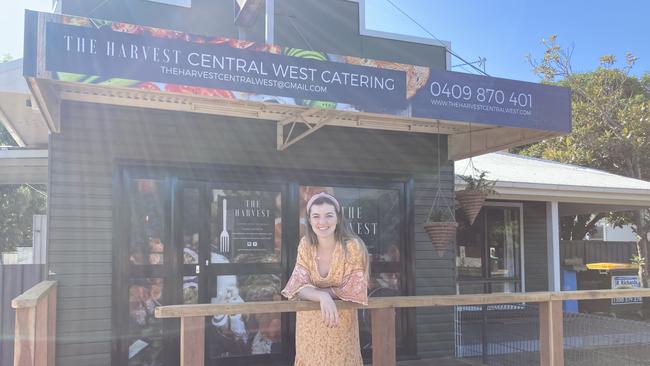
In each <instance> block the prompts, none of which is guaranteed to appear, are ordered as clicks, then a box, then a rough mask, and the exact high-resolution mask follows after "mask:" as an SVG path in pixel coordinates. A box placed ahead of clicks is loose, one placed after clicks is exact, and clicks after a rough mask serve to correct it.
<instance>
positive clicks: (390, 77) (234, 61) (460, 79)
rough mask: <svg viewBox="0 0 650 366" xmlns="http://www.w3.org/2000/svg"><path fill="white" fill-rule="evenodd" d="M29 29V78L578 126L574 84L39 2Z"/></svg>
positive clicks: (520, 124)
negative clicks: (90, 14)
mask: <svg viewBox="0 0 650 366" xmlns="http://www.w3.org/2000/svg"><path fill="white" fill-rule="evenodd" d="M39 22H41V23H42V24H45V27H39V25H38V24H39ZM25 29H26V33H25V34H26V35H25V45H26V46H25V59H24V67H23V69H24V72H25V76H28V77H37V78H50V79H54V80H61V81H67V82H75V83H90V84H96V85H102V86H112V87H124V88H136V89H146V90H152V91H160V92H173V93H187V94H193V95H199V96H205V97H218V98H224V99H233V100H242V101H252V102H265V103H280V104H287V105H300V106H307V107H310V108H320V109H333V110H340V111H345V112H371V113H381V114H387V115H397V116H400V117H418V118H426V119H431V120H436V119H437V120H446V121H460V122H475V123H477V124H486V125H497V126H504V127H517V128H528V129H536V130H544V131H555V132H569V131H570V130H571V93H570V90H569V89H568V88H562V87H557V86H551V85H543V84H536V83H528V82H522V81H515V80H507V79H500V78H493V77H486V76H478V75H470V74H464V73H457V72H450V71H444V70H434V69H431V68H430V67H426V66H416V65H407V64H400V63H396V62H390V61H381V60H374V59H366V58H360V57H356V56H341V55H335V54H330V53H326V52H320V51H314V50H302V49H296V48H290V47H281V46H275V45H266V44H257V43H255V42H249V41H242V40H237V39H232V38H225V37H209V36H200V35H194V34H189V33H185V32H178V31H173V30H166V29H160V28H154V27H148V26H142V25H133V24H126V23H121V22H113V21H108V20H98V19H90V18H84V17H75V16H67V15H57V14H47V13H36V12H31V11H28V12H27V13H26V19H25ZM43 30H44V34H43ZM38 31H40V32H42V33H37V32H38ZM43 60H44V62H43Z"/></svg>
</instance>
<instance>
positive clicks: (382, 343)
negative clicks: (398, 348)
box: [370, 308, 397, 366]
mask: <svg viewBox="0 0 650 366" xmlns="http://www.w3.org/2000/svg"><path fill="white" fill-rule="evenodd" d="M370 318H371V323H372V366H395V364H396V362H397V359H396V357H395V308H381V309H371V310H370Z"/></svg>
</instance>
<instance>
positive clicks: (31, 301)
mask: <svg viewBox="0 0 650 366" xmlns="http://www.w3.org/2000/svg"><path fill="white" fill-rule="evenodd" d="M55 286H56V281H42V282H39V283H37V284H36V285H34V286H33V287H32V288H30V289H28V290H27V291H25V292H23V293H22V294H20V295H18V297H16V298H15V299H13V300H12V301H11V307H12V308H14V309H20V308H29V307H34V306H36V304H37V303H38V300H40V299H42V298H43V297H45V296H47V295H48V294H49V291H50V289H51V288H53V287H55Z"/></svg>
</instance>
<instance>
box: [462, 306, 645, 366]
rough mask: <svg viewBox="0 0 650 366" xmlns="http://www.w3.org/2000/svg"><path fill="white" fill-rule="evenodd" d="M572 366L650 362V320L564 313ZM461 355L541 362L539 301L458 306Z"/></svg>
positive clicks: (500, 362) (498, 362) (499, 364)
mask: <svg viewBox="0 0 650 366" xmlns="http://www.w3.org/2000/svg"><path fill="white" fill-rule="evenodd" d="M563 318H564V320H563V322H564V323H563V329H564V358H565V365H567V366H613V365H616V366H619V365H620V366H637V365H650V322H645V321H639V320H627V319H621V318H614V317H609V316H602V315H595V314H585V313H564V315H563ZM455 319H456V357H458V358H470V359H474V360H477V361H480V362H483V363H484V364H486V365H494V366H511V365H512V366H515V365H516V366H519V365H539V313H538V307H537V306H536V305H527V304H515V305H513V304H509V305H491V306H457V307H456V311H455Z"/></svg>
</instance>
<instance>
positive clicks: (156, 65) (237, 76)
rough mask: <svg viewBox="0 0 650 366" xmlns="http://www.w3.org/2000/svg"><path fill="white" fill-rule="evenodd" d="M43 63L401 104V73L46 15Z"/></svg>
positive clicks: (375, 106) (373, 105) (366, 103)
mask: <svg viewBox="0 0 650 366" xmlns="http://www.w3.org/2000/svg"><path fill="white" fill-rule="evenodd" d="M46 44H47V49H46V57H45V60H46V61H45V62H46V63H45V68H46V69H47V70H50V71H62V72H68V73H79V74H89V75H97V76H104V77H111V78H124V79H136V80H147V81H154V82H165V83H174V84H182V85H194V86H201V87H207V88H219V89H227V90H231V91H238V92H248V93H255V94H266V95H276V96H282V97H291V98H300V99H314V100H324V101H331V102H344V103H350V104H354V105H360V106H363V107H364V108H366V109H368V110H383V109H385V108H405V107H406V100H405V95H406V74H405V73H404V72H402V71H398V70H389V69H380V68H376V67H367V66H359V65H349V64H345V63H340V62H330V61H321V60H314V59H310V58H300V57H292V56H287V55H276V54H271V53H267V52H256V51H249V50H245V49H238V48H233V47H231V46H230V45H228V44H199V43H192V42H186V41H183V40H177V39H168V38H156V37H152V36H150V35H145V34H129V33H124V32H115V31H112V30H110V29H107V28H100V29H96V28H91V27H78V26H72V25H66V24H59V23H54V22H50V23H47V29H46Z"/></svg>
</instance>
